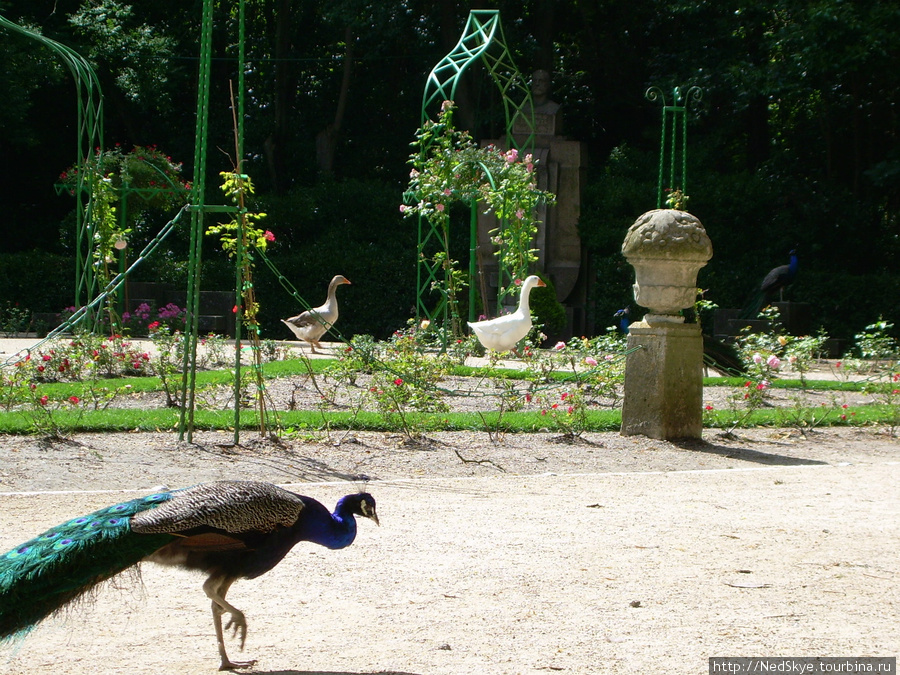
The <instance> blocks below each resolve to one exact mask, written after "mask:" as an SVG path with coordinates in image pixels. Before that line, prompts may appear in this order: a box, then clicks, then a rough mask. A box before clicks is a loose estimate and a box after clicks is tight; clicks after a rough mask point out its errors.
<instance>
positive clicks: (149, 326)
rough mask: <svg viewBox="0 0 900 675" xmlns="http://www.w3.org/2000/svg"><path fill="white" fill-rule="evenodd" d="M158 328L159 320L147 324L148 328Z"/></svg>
mask: <svg viewBox="0 0 900 675" xmlns="http://www.w3.org/2000/svg"><path fill="white" fill-rule="evenodd" d="M157 328H159V321H154V322H153V323H150V324H147V330H156V329H157Z"/></svg>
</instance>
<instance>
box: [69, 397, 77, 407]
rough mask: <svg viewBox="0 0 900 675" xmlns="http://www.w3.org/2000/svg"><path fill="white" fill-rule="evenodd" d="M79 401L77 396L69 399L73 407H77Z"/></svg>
mask: <svg viewBox="0 0 900 675" xmlns="http://www.w3.org/2000/svg"><path fill="white" fill-rule="evenodd" d="M78 400H79V399H78V397H77V396H70V397H69V403H71V404H72V405H76V404H77V403H78Z"/></svg>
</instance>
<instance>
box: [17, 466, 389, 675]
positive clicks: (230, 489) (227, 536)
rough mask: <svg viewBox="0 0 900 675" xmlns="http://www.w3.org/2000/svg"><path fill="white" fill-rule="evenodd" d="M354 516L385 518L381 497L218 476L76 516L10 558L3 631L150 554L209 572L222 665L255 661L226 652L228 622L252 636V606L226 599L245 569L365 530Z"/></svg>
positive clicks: (251, 574) (246, 574) (255, 572)
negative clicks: (326, 500)
mask: <svg viewBox="0 0 900 675" xmlns="http://www.w3.org/2000/svg"><path fill="white" fill-rule="evenodd" d="M354 516H363V517H366V518H371V519H372V520H374V521H375V522H376V523H378V516H377V514H376V513H375V500H374V499H373V498H372V496H371V495H369V494H365V493H360V494H354V495H348V496H346V497H342V498H341V499H340V500H339V501H338V503H337V507H336V508H335V510H334V513H329V511H328V509H326V508H325V507H324V506H323V505H322V504H320V503H319V502H317V501H316V500H315V499H312V498H310V497H304V496H302V495H298V494H294V493H293V492H288V491H287V490H284V489H282V488H279V487H277V486H275V485H272V484H270V483H257V482H252V481H218V482H214V483H203V484H200V485H195V486H194V487H189V488H185V489H183V490H175V491H171V492H159V493H156V494H152V495H150V496H148V497H141V498H139V499H133V500H131V501H128V502H123V503H121V504H116V505H114V506H109V507H106V508H104V509H100V510H99V511H95V512H94V513H91V514H89V515H87V516H82V517H80V518H75V519H73V520H70V521H68V522H66V523H63V524H62V525H60V526H59V527H56V528H53V529H51V530H48V531H47V532H44V534H42V535H40V536H38V537H36V538H34V539H32V540H30V541H27V542H25V543H24V544H22V545H20V546H17V547H16V548H14V549H13V550H12V551H9V552H8V553H6V554H5V555H4V556H2V558H0V640H2V639H7V638H11V637H14V636H17V635H23V634H25V633H27V632H28V631H29V630H31V629H32V628H34V626H35V625H36V624H37V623H38V622H40V621H41V620H42V619H44V618H46V617H47V616H49V615H51V614H53V613H54V612H56V611H58V610H60V609H62V608H63V607H65V606H66V605H67V604H68V603H70V602H72V601H73V600H76V599H78V598H79V597H81V596H82V595H84V594H85V593H86V592H89V591H90V590H91V589H93V588H94V587H96V586H97V584H99V583H101V582H103V581H105V580H107V579H109V578H111V577H113V576H115V575H116V574H119V573H120V572H122V571H124V570H126V569H128V568H130V567H132V566H133V565H136V564H138V563H140V562H142V561H148V560H149V561H152V562H155V563H159V564H162V565H174V566H177V567H182V568H186V569H191V570H199V571H202V572H205V573H206V574H208V575H209V576H208V578H207V579H206V582H205V583H204V584H203V590H204V592H205V593H206V595H207V596H208V597H209V599H210V600H211V601H212V614H213V624H214V626H215V631H216V640H217V641H218V646H219V656H220V658H221V665H220V667H219V669H220V670H231V669H233V668H242V667H248V666H251V665H253V663H254V661H247V662H234V661H231V660H230V659H229V658H228V655H227V654H226V652H225V640H224V637H223V629H222V615H223V614H225V613H228V614H229V620H228V623H227V624H226V626H225V630H228V629H233V630H234V634H235V635H237V634H238V633H240V645H241V649H243V648H244V642H245V640H246V637H247V621H246V619H245V618H244V614H243V612H241V611H240V610H239V609H237V608H235V607H234V606H232V605H230V604H229V603H228V602H227V601H226V600H225V595H226V594H227V593H228V589H229V588H230V587H231V585H232V584H233V583H234V582H235V581H236V580H237V579H242V578H243V579H253V578H255V577H258V576H260V575H262V574H265V573H266V572H268V571H269V570H270V569H272V568H273V567H275V565H277V564H278V563H279V561H281V559H282V558H284V556H285V555H286V554H287V552H288V551H290V550H291V548H293V546H294V545H295V544H297V543H298V542H301V541H310V542H313V543H315V544H320V545H322V546H325V547H327V548H330V549H339V548H344V547H346V546H349V545H350V544H352V543H353V540H354V538H355V537H356V519H355V517H354Z"/></svg>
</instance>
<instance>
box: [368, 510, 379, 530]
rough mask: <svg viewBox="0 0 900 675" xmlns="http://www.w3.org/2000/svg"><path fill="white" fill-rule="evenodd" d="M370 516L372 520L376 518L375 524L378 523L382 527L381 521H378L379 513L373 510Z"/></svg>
mask: <svg viewBox="0 0 900 675" xmlns="http://www.w3.org/2000/svg"><path fill="white" fill-rule="evenodd" d="M369 518H371V519H372V520H374V521H375V524H376V525H378V527H381V523H379V522H378V514H377V513H375V512H374V511H372V513H371V514H369Z"/></svg>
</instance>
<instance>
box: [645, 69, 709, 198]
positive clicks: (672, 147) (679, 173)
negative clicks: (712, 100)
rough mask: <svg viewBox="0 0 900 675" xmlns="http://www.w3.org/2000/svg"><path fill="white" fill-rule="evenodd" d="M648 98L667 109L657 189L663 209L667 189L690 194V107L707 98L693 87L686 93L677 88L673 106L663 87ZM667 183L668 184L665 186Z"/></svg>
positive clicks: (653, 88)
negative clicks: (688, 158)
mask: <svg viewBox="0 0 900 675" xmlns="http://www.w3.org/2000/svg"><path fill="white" fill-rule="evenodd" d="M645 96H646V97H647V99H648V100H650V101H660V102H661V103H662V105H663V109H662V133H661V135H660V141H659V180H658V182H657V186H656V208H658V209H661V208H662V207H663V204H665V202H666V197H665V192H666V189H667V188H668V189H671V190H681V192H682V193H683V194H685V195H686V194H687V106H688V103H689V102H691V101H693V102H697V101H699V100H700V99H701V98H703V90H702V89H700V87H690V88H689V89H688V90H687V91H684V90H683V89H682V88H681V87H675V89H673V90H672V105H668V104H667V103H666V95H665V94H664V93H663V90H662V89H660V88H659V87H650V88H649V89H648V90H647V92H646V94H645ZM667 160H668V162H667ZM679 160H680V161H679ZM667 163H668V165H669V171H668V174H667V173H666V164H667ZM666 179H668V182H665V181H666Z"/></svg>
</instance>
